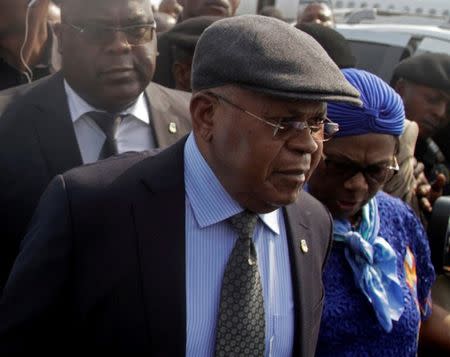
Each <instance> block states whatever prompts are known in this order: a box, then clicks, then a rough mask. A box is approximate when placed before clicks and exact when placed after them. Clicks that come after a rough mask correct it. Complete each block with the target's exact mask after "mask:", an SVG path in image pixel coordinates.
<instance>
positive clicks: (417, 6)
mask: <svg viewBox="0 0 450 357" xmlns="http://www.w3.org/2000/svg"><path fill="white" fill-rule="evenodd" d="M318 1H319V2H320V0H318ZM305 2H314V0H275V2H274V5H275V6H276V7H277V8H278V9H280V10H281V12H282V13H283V15H284V16H285V18H286V19H288V20H295V19H296V17H297V10H298V6H299V3H305ZM322 2H328V3H331V4H332V5H333V7H334V9H335V10H339V9H342V8H348V9H362V8H377V9H379V10H385V11H397V12H403V13H408V14H418V15H431V16H449V14H450V1H449V0H426V1H425V0H322ZM262 3H263V2H262V0H241V5H240V6H239V9H238V13H240V14H255V13H256V12H257V9H258V5H259V4H262Z"/></svg>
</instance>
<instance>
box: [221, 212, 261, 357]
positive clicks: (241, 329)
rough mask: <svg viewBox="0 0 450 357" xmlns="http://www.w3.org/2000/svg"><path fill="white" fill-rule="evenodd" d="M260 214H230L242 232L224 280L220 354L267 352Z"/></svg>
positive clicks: (257, 354)
mask: <svg viewBox="0 0 450 357" xmlns="http://www.w3.org/2000/svg"><path fill="white" fill-rule="evenodd" d="M257 219H258V216H257V215H256V214H254V213H251V212H249V211H244V212H241V213H239V214H237V215H235V216H233V217H231V218H230V222H231V224H232V226H233V228H234V229H235V230H236V232H237V233H238V235H239V238H238V239H237V241H236V244H235V245H234V248H233V251H232V252H231V255H230V257H229V258H228V263H227V266H226V268H225V272H224V275H223V281H222V290H221V296H220V307H219V317H218V320H217V331H216V356H217V357H221V356H227V357H228V356H236V357H237V356H245V357H248V356H259V357H262V356H264V349H265V318H264V298H263V292H262V287H261V277H260V274H259V270H258V262H257V257H256V250H255V245H254V244H253V240H252V237H253V231H254V229H255V226H256V222H257Z"/></svg>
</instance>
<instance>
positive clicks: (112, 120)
mask: <svg viewBox="0 0 450 357" xmlns="http://www.w3.org/2000/svg"><path fill="white" fill-rule="evenodd" d="M87 116H88V117H89V118H91V119H92V120H93V121H94V122H95V124H97V125H98V127H99V128H100V129H102V131H103V132H104V133H105V135H106V137H107V138H108V139H109V140H113V139H114V137H115V135H116V131H117V128H118V127H119V125H120V123H121V121H122V117H121V116H120V115H119V114H112V113H107V112H89V113H87Z"/></svg>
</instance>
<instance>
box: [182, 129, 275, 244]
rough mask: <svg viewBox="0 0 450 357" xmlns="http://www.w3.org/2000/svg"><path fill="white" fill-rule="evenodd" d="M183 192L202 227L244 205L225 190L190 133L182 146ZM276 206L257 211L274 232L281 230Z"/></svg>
mask: <svg viewBox="0 0 450 357" xmlns="http://www.w3.org/2000/svg"><path fill="white" fill-rule="evenodd" d="M184 170H185V178H184V179H185V186H186V195H187V197H188V199H189V202H190V204H191V207H192V211H193V214H194V217H195V219H196V220H197V222H198V225H199V226H200V227H201V228H204V227H207V226H210V225H213V224H216V223H219V222H222V221H224V220H226V219H228V218H230V217H232V216H234V215H235V214H238V213H239V212H242V211H243V208H242V207H241V206H240V205H239V204H238V203H237V202H236V201H235V200H234V199H233V198H232V197H231V196H230V195H229V194H228V192H227V191H226V190H225V188H224V187H223V186H222V184H221V183H220V182H219V180H218V179H217V177H216V175H215V174H214V173H213V171H212V170H211V168H210V167H209V165H208V163H207V162H206V161H205V159H204V158H203V156H202V154H201V153H200V151H199V150H198V147H197V144H196V142H195V138H194V135H193V134H192V133H191V134H190V135H189V137H188V139H187V141H186V145H185V147H184ZM280 213H281V210H279V209H278V210H275V211H273V212H270V213H266V214H259V215H258V216H259V218H260V219H261V221H262V222H264V224H265V225H266V226H267V227H268V228H270V229H271V230H272V231H273V232H274V233H275V234H277V235H279V234H280V227H279V214H280Z"/></svg>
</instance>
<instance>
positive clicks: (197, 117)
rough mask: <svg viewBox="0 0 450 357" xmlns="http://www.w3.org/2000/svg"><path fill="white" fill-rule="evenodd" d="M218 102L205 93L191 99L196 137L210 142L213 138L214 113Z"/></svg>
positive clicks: (197, 94) (196, 94)
mask: <svg viewBox="0 0 450 357" xmlns="http://www.w3.org/2000/svg"><path fill="white" fill-rule="evenodd" d="M216 108H217V100H216V99H215V98H214V97H212V96H211V95H208V94H206V93H204V92H198V93H194V94H193V95H192V99H191V105H190V110H191V118H192V128H193V131H194V133H195V134H196V137H199V138H202V139H203V140H204V141H205V142H209V141H211V140H212V138H213V128H214V113H215V111H216Z"/></svg>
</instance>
